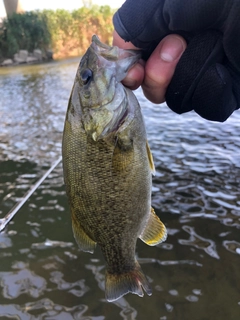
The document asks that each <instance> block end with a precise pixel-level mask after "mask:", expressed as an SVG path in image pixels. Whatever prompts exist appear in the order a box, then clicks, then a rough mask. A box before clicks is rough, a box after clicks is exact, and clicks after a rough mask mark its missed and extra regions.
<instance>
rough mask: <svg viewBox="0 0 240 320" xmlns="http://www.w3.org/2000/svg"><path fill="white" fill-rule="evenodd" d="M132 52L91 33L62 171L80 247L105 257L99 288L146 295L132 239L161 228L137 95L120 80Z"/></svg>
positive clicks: (161, 236)
mask: <svg viewBox="0 0 240 320" xmlns="http://www.w3.org/2000/svg"><path fill="white" fill-rule="evenodd" d="M138 59H139V52H136V51H132V50H123V49H119V48H117V47H110V46H107V45H105V44H102V43H101V42H100V40H99V39H98V38H97V37H96V36H93V39H92V44H91V45H90V47H89V48H88V50H87V52H86V54H85V55H84V56H83V58H82V60H81V62H80V65H79V68H78V71H77V74H76V78H75V81H74V85H73V89H72V93H71V96H70V99H69V105H68V110H67V114H66V120H65V127H64V133H63V146H62V154H63V171H64V181H65V184H66V190H67V196H68V200H69V204H70V208H71V216H72V227H73V233H74V237H75V239H76V242H77V243H78V245H79V247H80V249H81V250H83V251H87V252H91V253H92V252H93V251H94V248H95V246H96V245H99V246H100V248H101V251H102V253H103V256H104V259H105V261H106V278H105V293H106V299H107V300H108V301H114V300H116V299H118V298H120V297H121V296H123V295H125V294H127V293H128V292H131V293H134V294H137V295H139V296H143V289H144V290H145V291H146V293H147V294H148V295H151V288H150V285H149V283H148V280H147V278H146V277H145V276H144V274H143V272H142V270H141V267H140V265H139V263H138V262H137V260H136V257H135V249H136V242H137V239H138V238H140V239H141V240H143V241H144V242H145V243H147V244H149V245H156V244H158V243H160V242H162V241H164V240H165V239H166V234H167V233H166V228H165V226H164V225H163V223H162V222H161V221H160V219H159V218H158V217H157V216H156V214H155V213H154V211H153V209H151V188H152V177H151V175H152V172H153V171H154V164H153V159H152V155H151V152H150V149H149V146H148V143H147V136H146V130H145V125H144V120H143V117H142V114H141V109H140V106H139V104H138V101H137V99H136V97H135V96H134V94H133V93H132V91H131V90H129V89H127V88H124V87H123V85H122V84H121V80H122V79H123V78H124V77H125V75H126V72H127V70H128V69H129V68H130V67H131V66H132V65H134V64H135V63H136V62H137V61H138Z"/></svg>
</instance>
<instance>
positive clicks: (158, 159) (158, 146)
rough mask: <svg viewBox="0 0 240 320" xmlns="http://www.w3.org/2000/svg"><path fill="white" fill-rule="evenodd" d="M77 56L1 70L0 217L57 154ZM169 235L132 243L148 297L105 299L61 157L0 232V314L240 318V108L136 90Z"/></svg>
mask: <svg viewBox="0 0 240 320" xmlns="http://www.w3.org/2000/svg"><path fill="white" fill-rule="evenodd" d="M77 65H78V59H75V60H67V61H62V62H52V63H49V64H43V65H38V66H37V65H35V66H25V67H16V68H14V69H11V68H6V69H4V68H2V69H0V219H2V218H3V217H4V216H5V215H6V214H7V213H8V211H9V210H10V209H11V208H12V207H13V205H14V204H15V203H16V202H17V201H19V200H20V199H21V197H22V196H23V195H24V193H25V192H26V191H27V190H28V189H29V188H30V186H31V185H32V184H34V183H35V182H36V181H37V180H38V178H40V177H41V176H42V175H43V174H44V173H45V171H46V170H47V169H48V168H49V167H50V166H51V164H52V163H54V161H55V160H56V159H58V158H59V156H60V154H61V137H62V130H63V124H64V117H65V112H66V108H67V102H68V97H69V95H70V90H71V87H72V84H73V80H74V76H75V73H76V69H77ZM136 95H137V97H138V100H139V102H140V104H141V106H142V111H143V114H144V116H145V121H146V126H147V131H148V138H149V144H150V147H151V149H152V153H153V156H154V161H155V166H156V176H155V177H154V178H153V195H152V202H153V207H154V208H155V210H156V212H157V214H158V215H159V216H160V218H161V220H162V221H163V222H164V223H165V225H166V227H167V229H168V238H167V241H166V242H165V243H163V244H160V245H158V246H156V247H149V246H147V245H145V244H144V243H142V242H141V241H138V244H137V257H138V260H139V262H140V263H141V265H142V268H143V271H144V273H145V274H146V275H147V277H148V279H149V281H150V282H151V286H152V289H153V294H152V296H151V297H148V296H146V295H145V296H144V298H140V297H138V296H135V295H131V294H129V295H126V296H124V297H123V298H121V299H119V300H118V301H116V302H114V303H108V302H106V300H105V299H104V273H105V266H104V265H105V263H104V260H103V258H102V255H101V252H100V250H99V249H97V250H96V252H95V253H94V254H93V255H91V254H88V253H83V252H80V251H79V250H78V248H77V245H76V243H75V241H74V239H73V235H72V230H71V221H70V214H69V207H68V204H67V199H66V195H65V190H64V185H63V174H62V168H61V165H59V166H58V167H57V168H56V169H55V170H54V171H53V172H52V173H51V174H50V176H49V177H48V179H47V180H45V182H44V183H43V184H42V185H41V186H40V187H39V188H38V189H37V191H36V192H35V193H34V194H33V195H32V197H31V198H30V199H29V201H28V202H27V203H26V204H25V205H24V206H23V207H22V209H21V210H20V211H19V212H18V213H17V215H16V217H15V218H14V219H13V221H12V222H11V223H10V224H9V225H8V227H7V228H6V229H5V230H4V231H3V232H2V233H0V319H23V320H40V319H47V320H50V319H51V320H53V319H54V320H55V319H56V320H70V319H81V320H82V319H84V320H87V319H94V320H102V319H106V320H112V319H114V320H118V319H125V320H134V319H138V320H145V319H151V320H155V319H161V320H171V319H174V320H175V319H176V320H188V319H189V320H190V319H193V320H198V319H199V320H205V319H206V320H215V319H218V320H223V319H224V320H225V319H232V320H235V319H236V320H237V319H240V193H239V185H240V112H236V113H235V114H234V115H233V116H232V117H231V118H230V119H229V120H227V121H226V122H225V123H224V124H218V123H213V122H209V121H206V120H203V119H201V118H200V117H199V116H197V115H196V114H194V113H188V114H185V115H181V116H180V115H177V114H174V113H173V112H172V111H170V110H169V109H168V108H167V106H166V105H164V104H163V105H160V106H157V105H154V104H151V103H150V102H148V101H147V100H146V99H145V98H144V96H143V95H142V92H141V90H138V91H136Z"/></svg>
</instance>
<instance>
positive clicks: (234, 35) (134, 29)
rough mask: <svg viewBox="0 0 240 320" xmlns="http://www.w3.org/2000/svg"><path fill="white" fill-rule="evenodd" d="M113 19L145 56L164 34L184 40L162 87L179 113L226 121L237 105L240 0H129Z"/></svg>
mask: <svg viewBox="0 0 240 320" xmlns="http://www.w3.org/2000/svg"><path fill="white" fill-rule="evenodd" d="M113 23H114V27H115V29H116V31H117V32H118V34H119V35H120V36H121V37H122V38H123V39H124V40H126V41H131V42H132V43H133V44H134V45H135V46H137V47H139V48H142V49H143V52H144V53H145V59H147V58H148V57H149V55H150V54H151V52H152V51H153V50H154V48H155V47H156V45H157V44H158V43H159V41H161V39H162V38H164V37H165V36H166V35H168V34H171V33H177V34H180V35H182V36H183V37H184V38H185V39H186V40H187V42H188V47H187V49H186V51H185V52H184V54H183V55H182V57H181V59H180V61H179V63H178V65H177V68H176V71H175V74H174V76H173V78H172V81H171V83H170V85H169V87H168V90H167V92H166V101H167V104H168V106H169V107H170V108H171V109H172V110H173V111H175V112H177V113H183V112H187V111H190V110H195V111H196V112H197V113H198V114H199V115H201V116H202V117H204V118H206V119H209V120H213V121H225V120H226V119H227V118H228V117H229V116H230V115H231V114H232V112H233V111H234V110H236V109H238V108H239V106H240V1H239V0H148V1H146V0H127V1H126V2H125V3H124V4H123V6H122V7H121V8H120V9H119V10H118V11H117V12H116V13H115V15H114V17H113Z"/></svg>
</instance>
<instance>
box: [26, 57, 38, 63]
mask: <svg viewBox="0 0 240 320" xmlns="http://www.w3.org/2000/svg"><path fill="white" fill-rule="evenodd" d="M37 61H38V59H37V58H36V57H27V60H26V62H27V63H33V62H37Z"/></svg>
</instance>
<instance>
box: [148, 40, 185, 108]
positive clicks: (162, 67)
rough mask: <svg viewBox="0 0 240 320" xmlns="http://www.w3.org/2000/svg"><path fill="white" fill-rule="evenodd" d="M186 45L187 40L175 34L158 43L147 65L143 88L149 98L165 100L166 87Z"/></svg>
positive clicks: (155, 100) (156, 100)
mask: <svg viewBox="0 0 240 320" xmlns="http://www.w3.org/2000/svg"><path fill="white" fill-rule="evenodd" d="M186 47H187V44H186V41H185V40H184V39H183V38H182V37H180V36H178V35H175V34H171V35H168V36H166V37H165V38H164V39H163V40H162V41H161V42H160V43H159V44H158V46H157V47H156V48H155V50H154V51H153V53H152V54H151V56H150V57H149V59H148V60H147V62H146V66H145V79H144V82H143V84H142V88H143V92H144V94H145V96H146V98H147V99H149V100H150V101H152V102H153V103H161V102H163V101H165V93H166V89H167V87H168V85H169V83H170V81H171V79H172V77H173V74H174V71H175V68H176V65H177V63H178V61H179V59H180V57H181V55H182V53H183V52H184V50H185V49H186Z"/></svg>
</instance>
